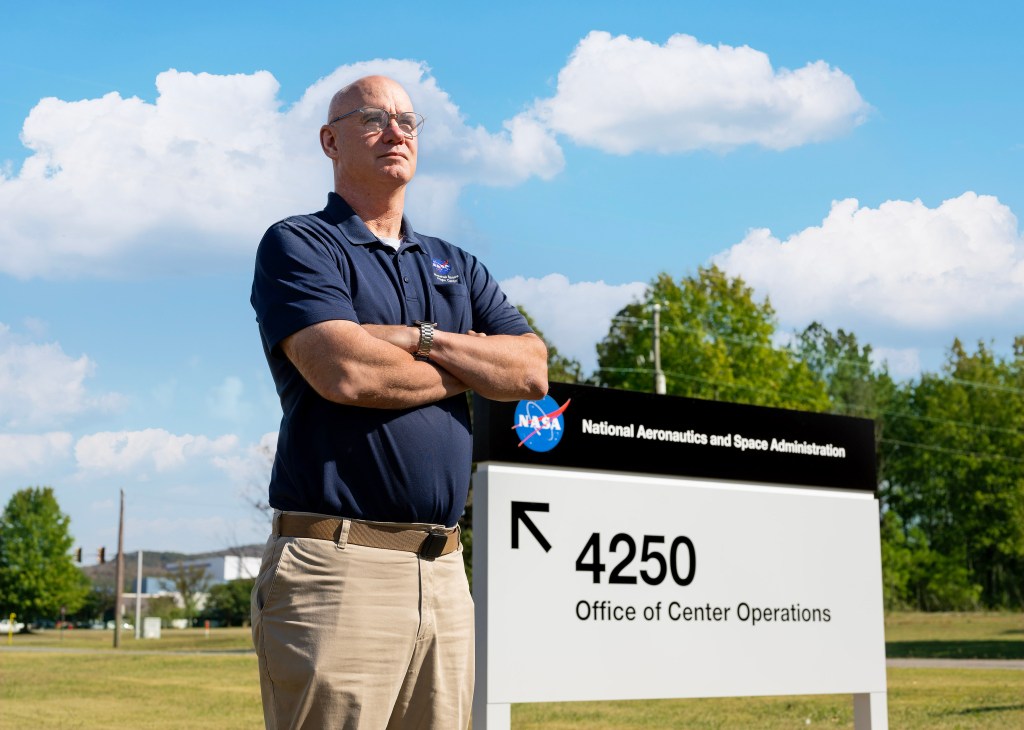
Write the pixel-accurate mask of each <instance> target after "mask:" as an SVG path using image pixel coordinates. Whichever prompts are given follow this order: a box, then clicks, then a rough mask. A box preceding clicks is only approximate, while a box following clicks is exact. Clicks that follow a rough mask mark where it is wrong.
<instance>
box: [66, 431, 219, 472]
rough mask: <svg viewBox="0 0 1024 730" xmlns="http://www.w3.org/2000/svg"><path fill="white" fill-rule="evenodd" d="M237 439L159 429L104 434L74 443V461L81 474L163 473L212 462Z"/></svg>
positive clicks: (105, 432)
mask: <svg viewBox="0 0 1024 730" xmlns="http://www.w3.org/2000/svg"><path fill="white" fill-rule="evenodd" d="M237 446H238V437H237V436H233V435H226V436H220V437H218V438H214V439H211V438H208V437H206V436H194V435H192V434H183V435H176V434H173V433H170V432H168V431H165V430H164V429H162V428H147V429H144V430H142V431H103V432H100V433H94V434H90V435H88V436H83V437H82V438H80V439H79V440H78V443H76V444H75V459H76V461H77V462H78V467H79V469H80V470H82V471H100V472H111V473H126V472H132V473H138V474H142V473H146V472H147V471H149V470H155V471H157V472H165V471H169V470H171V469H179V468H182V467H185V466H187V465H188V464H189V463H190V462H194V461H195V460H201V459H213V458H216V457H218V456H222V455H224V454H226V453H229V452H231V451H233V450H234V449H235V448H237Z"/></svg>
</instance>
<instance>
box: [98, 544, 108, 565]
mask: <svg viewBox="0 0 1024 730" xmlns="http://www.w3.org/2000/svg"><path fill="white" fill-rule="evenodd" d="M105 562H107V549H106V548H105V547H101V548H100V565H102V564H103V563H105Z"/></svg>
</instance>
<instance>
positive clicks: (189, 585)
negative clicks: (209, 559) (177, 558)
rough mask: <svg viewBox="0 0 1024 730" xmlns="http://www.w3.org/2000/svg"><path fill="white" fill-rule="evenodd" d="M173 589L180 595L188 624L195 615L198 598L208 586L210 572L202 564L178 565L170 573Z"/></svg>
mask: <svg viewBox="0 0 1024 730" xmlns="http://www.w3.org/2000/svg"><path fill="white" fill-rule="evenodd" d="M171 580H172V581H173V582H174V589H175V590H176V591H178V593H179V595H181V602H182V603H183V604H184V608H185V618H187V619H188V621H189V624H191V623H192V619H193V618H194V617H195V615H196V613H197V609H198V606H199V598H200V597H201V596H202V594H203V593H205V592H206V589H207V588H208V587H209V585H210V580H211V576H210V571H209V570H207V567H206V565H205V564H203V563H178V564H177V566H175V568H174V570H173V571H172V572H171Z"/></svg>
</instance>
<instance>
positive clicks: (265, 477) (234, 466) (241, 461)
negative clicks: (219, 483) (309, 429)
mask: <svg viewBox="0 0 1024 730" xmlns="http://www.w3.org/2000/svg"><path fill="white" fill-rule="evenodd" d="M276 454H277V431H271V432H269V433H265V434H263V436H261V437H260V440H259V443H256V444H250V445H249V446H247V447H246V448H245V449H244V450H243V451H242V452H241V453H235V454H230V455H227V456H217V457H214V459H213V464H214V466H216V467H217V468H218V469H220V470H221V471H223V472H224V473H225V474H227V475H228V477H229V478H230V479H231V480H232V481H233V482H235V483H237V484H240V485H242V486H246V487H247V486H250V485H258V486H259V487H260V488H261V489H263V490H266V487H267V485H268V484H269V483H270V471H271V469H272V468H273V466H274V456H275V455H276Z"/></svg>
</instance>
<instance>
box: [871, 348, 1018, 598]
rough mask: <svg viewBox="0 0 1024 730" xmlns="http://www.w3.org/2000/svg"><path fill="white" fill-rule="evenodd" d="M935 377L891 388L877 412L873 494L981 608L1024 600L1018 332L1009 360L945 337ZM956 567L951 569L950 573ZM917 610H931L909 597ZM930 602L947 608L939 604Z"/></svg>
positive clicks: (932, 375)
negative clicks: (879, 475) (944, 354)
mask: <svg viewBox="0 0 1024 730" xmlns="http://www.w3.org/2000/svg"><path fill="white" fill-rule="evenodd" d="M943 370H944V372H943V373H942V374H938V375H936V374H924V375H922V376H921V379H920V381H919V382H917V383H915V384H912V385H909V386H908V387H907V388H905V389H901V390H900V391H899V393H898V398H897V399H896V400H895V402H894V404H893V406H892V408H890V409H889V413H888V415H887V416H886V424H885V434H886V437H885V439H883V443H882V447H883V451H884V452H885V453H884V456H885V461H886V474H885V477H886V479H885V481H884V482H883V483H882V487H883V489H882V497H883V500H884V503H885V505H886V508H887V509H889V510H892V511H894V512H895V513H896V514H897V515H899V517H900V520H901V525H902V529H903V532H904V535H905V536H906V537H907V538H908V539H909V538H910V537H911V531H913V530H917V531H919V535H920V539H919V540H918V542H919V543H926V544H927V546H928V549H930V550H931V551H933V552H934V553H935V554H936V555H939V556H942V560H943V561H945V563H944V564H943V565H938V566H937V568H941V569H942V571H943V572H944V573H945V574H946V575H947V576H952V577H954V578H955V577H956V576H958V575H959V574H960V573H962V574H963V576H965V579H964V582H965V584H966V585H967V586H968V587H970V586H977V587H979V588H980V601H981V603H982V604H983V605H985V606H987V607H989V608H1018V609H1019V608H1021V607H1022V606H1024V457H1022V454H1024V338H1017V340H1016V342H1015V346H1014V357H1013V359H1012V360H1005V359H1000V358H997V357H996V356H995V355H994V354H993V353H992V351H991V350H990V349H989V348H988V347H986V345H985V344H984V343H979V344H978V348H977V351H976V352H974V353H970V352H968V351H967V350H965V349H964V347H963V345H962V344H961V343H960V341H959V340H957V341H954V343H953V346H952V348H951V350H950V352H949V356H948V360H947V362H946V365H945V367H944V369H943ZM958 571H959V572H958ZM918 605H919V606H920V607H921V608H929V607H931V606H927V605H923V604H922V602H920V601H919V602H918ZM934 607H938V608H952V607H954V606H952V605H950V603H948V602H947V603H944V604H942V605H939V606H934Z"/></svg>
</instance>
